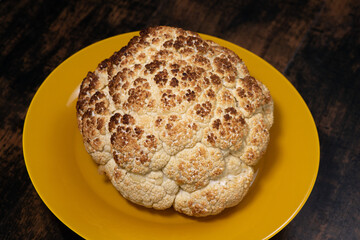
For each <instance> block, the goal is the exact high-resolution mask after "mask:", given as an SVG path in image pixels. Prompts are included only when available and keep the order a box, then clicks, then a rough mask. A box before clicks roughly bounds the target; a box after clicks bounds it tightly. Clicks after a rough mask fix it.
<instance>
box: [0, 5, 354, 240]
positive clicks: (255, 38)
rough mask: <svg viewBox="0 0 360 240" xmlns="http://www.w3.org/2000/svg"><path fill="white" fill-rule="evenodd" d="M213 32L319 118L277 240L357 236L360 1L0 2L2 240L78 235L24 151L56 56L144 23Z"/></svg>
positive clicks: (56, 62)
mask: <svg viewBox="0 0 360 240" xmlns="http://www.w3.org/2000/svg"><path fill="white" fill-rule="evenodd" d="M155 25H170V26H177V27H182V28H185V29H189V30H193V31H197V32H201V33H205V34H210V35H213V36H217V37H220V38H223V39H225V40H228V41H230V42H233V43H235V44H238V45H240V46H242V47H244V48H246V49H248V50H250V51H252V52H254V53H256V54H257V55H259V56H261V57H262V58H264V59H265V60H267V61H268V62H269V63H270V64H272V65H273V66H274V67H275V68H277V69H278V70H279V71H280V72H282V73H283V74H284V75H285V76H286V77H287V78H288V79H289V81H290V82H291V83H292V84H293V85H294V86H295V87H296V88H297V90H298V91H299V92H300V94H301V95H302V97H303V98H304V100H305V102H306V103H307V104H308V106H309V108H310V110H311V112H312V114H313V117H314V120H315V122H316V125H317V128H318V132H319V138H320V144H321V163H320V169H319V174H318V179H317V181H316V184H315V187H314V189H313V192H312V194H311V195H310V198H309V199H308V201H307V203H306V204H305V206H304V207H303V209H302V210H301V211H300V213H299V214H298V215H297V216H296V217H295V219H294V220H293V221H292V222H291V223H290V224H289V225H288V226H287V227H285V228H284V229H283V230H282V231H281V232H280V233H278V234H277V235H276V236H274V239H360V229H359V226H360V194H359V189H360V172H359V170H360V166H359V165H360V163H359V162H360V161H359V160H360V140H359V139H360V124H359V123H358V119H360V113H359V109H360V97H359V90H360V81H359V79H360V3H359V1H357V0H343V1H342V0H321V1H320V0H307V1H300V0H286V1H280V0H276V1H266V0H259V1H254V0H244V1H235V0H230V1H216V0H207V1H201V0H192V1H190V0H177V1H160V0H155V1H150V0H145V1H140V0H136V1H115V0H112V1H101V0H91V1H85V0H82V1H65V0H59V1H45V0H39V1H32V0H19V1H11V0H5V1H0V49H1V51H0V89H1V91H0V146H1V147H0V170H1V175H0V194H1V200H0V203H1V205H0V206H1V207H0V239H77V238H79V239H80V237H79V236H78V235H76V233H74V232H72V231H71V230H70V229H68V228H67V227H66V226H65V225H64V224H62V223H61V222H60V221H59V220H58V219H57V218H56V217H55V216H54V215H53V214H52V213H51V212H50V210H49V209H48V208H47V207H46V206H45V204H44V203H43V202H42V200H41V199H40V197H39V196H38V194H37V193H36V191H35V189H34V187H33V186H32V184H31V181H30V179H29V176H28V174H27V171H26V166H25V163H24V159H23V155H22V128H23V124H24V119H25V115H26V111H27V108H28V106H29V104H30V101H31V99H32V97H33V96H34V94H35V92H36V90H37V89H38V87H39V86H40V85H41V83H42V82H43V81H44V79H45V78H46V77H47V76H48V75H49V74H50V73H51V71H52V70H54V69H55V68H56V67H57V66H58V65H59V64H60V63H61V62H62V61H64V60H65V59H66V58H68V57H69V56H71V55H72V54H74V53H75V52H77V51H78V50H80V49H82V48H84V47H86V46H88V45H89V44H92V43H94V42H96V41H99V40H102V39H104V38H107V37H111V36H114V35H117V34H121V33H125V32H130V31H136V30H140V29H143V28H145V27H147V26H155Z"/></svg>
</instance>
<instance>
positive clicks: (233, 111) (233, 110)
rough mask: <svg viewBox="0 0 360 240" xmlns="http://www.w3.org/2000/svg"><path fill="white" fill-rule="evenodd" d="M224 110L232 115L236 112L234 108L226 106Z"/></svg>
mask: <svg viewBox="0 0 360 240" xmlns="http://www.w3.org/2000/svg"><path fill="white" fill-rule="evenodd" d="M225 112H226V113H230V114H232V115H236V113H237V111H236V109H235V108H233V107H228V108H226V109H225Z"/></svg>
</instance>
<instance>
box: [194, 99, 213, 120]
mask: <svg viewBox="0 0 360 240" xmlns="http://www.w3.org/2000/svg"><path fill="white" fill-rule="evenodd" d="M211 108H212V104H211V103H210V102H209V101H206V102H205V103H203V104H201V105H200V104H196V105H195V112H196V114H197V115H199V116H200V117H206V116H207V115H209V114H210V112H211Z"/></svg>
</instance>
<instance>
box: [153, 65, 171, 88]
mask: <svg viewBox="0 0 360 240" xmlns="http://www.w3.org/2000/svg"><path fill="white" fill-rule="evenodd" d="M167 80H168V72H167V70H166V69H164V70H163V71H161V72H158V73H157V74H156V75H155V78H154V81H155V83H156V84H157V85H159V86H165V84H166V82H167Z"/></svg>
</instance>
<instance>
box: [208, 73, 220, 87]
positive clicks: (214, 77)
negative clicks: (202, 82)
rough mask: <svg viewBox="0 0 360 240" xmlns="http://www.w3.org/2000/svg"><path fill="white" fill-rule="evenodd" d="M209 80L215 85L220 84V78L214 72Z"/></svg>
mask: <svg viewBox="0 0 360 240" xmlns="http://www.w3.org/2000/svg"><path fill="white" fill-rule="evenodd" d="M210 79H211V82H212V83H213V84H215V85H220V84H221V79H220V77H219V76H218V75H216V74H211V76H210Z"/></svg>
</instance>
